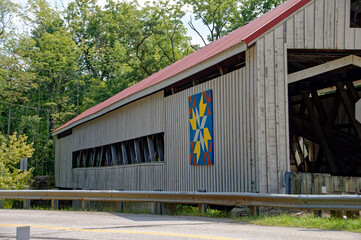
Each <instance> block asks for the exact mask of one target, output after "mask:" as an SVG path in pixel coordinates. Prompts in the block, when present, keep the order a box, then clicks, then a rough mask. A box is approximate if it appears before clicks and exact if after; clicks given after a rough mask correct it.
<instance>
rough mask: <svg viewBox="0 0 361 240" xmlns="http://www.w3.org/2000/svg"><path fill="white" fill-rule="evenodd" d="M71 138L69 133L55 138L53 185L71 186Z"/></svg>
mask: <svg viewBox="0 0 361 240" xmlns="http://www.w3.org/2000/svg"><path fill="white" fill-rule="evenodd" d="M71 138H72V136H71V135H70V136H68V137H65V138H62V139H55V185H56V186H57V187H64V188H72V187H73V173H72V171H71V168H72V153H71V151H70V149H71V148H72V146H71V143H72V142H71Z"/></svg>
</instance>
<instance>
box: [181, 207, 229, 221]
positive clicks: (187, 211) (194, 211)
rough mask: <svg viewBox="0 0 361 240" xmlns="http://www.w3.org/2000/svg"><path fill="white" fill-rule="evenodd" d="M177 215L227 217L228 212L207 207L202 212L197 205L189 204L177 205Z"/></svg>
mask: <svg viewBox="0 0 361 240" xmlns="http://www.w3.org/2000/svg"><path fill="white" fill-rule="evenodd" d="M177 215H178V216H202V217H214V218H228V217H230V213H228V212H226V211H222V210H217V209H207V211H206V212H204V213H202V212H200V211H199V209H198V207H193V206H190V205H177Z"/></svg>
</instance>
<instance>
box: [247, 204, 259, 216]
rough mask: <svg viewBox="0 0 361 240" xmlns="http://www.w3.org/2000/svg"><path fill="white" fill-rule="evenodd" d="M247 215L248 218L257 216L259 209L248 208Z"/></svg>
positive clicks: (254, 207)
mask: <svg viewBox="0 0 361 240" xmlns="http://www.w3.org/2000/svg"><path fill="white" fill-rule="evenodd" d="M249 215H250V216H259V207H256V206H249Z"/></svg>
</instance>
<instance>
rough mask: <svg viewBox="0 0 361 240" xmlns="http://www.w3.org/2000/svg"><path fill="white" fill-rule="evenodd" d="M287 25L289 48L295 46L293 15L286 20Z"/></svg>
mask: <svg viewBox="0 0 361 240" xmlns="http://www.w3.org/2000/svg"><path fill="white" fill-rule="evenodd" d="M286 24H287V27H286V31H287V47H288V48H295V35H294V28H295V26H294V17H291V18H290V19H288V20H287V22H286Z"/></svg>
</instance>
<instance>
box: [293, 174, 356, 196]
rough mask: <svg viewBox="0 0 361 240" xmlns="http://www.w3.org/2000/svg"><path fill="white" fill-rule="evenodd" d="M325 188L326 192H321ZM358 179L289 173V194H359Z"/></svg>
mask: <svg viewBox="0 0 361 240" xmlns="http://www.w3.org/2000/svg"><path fill="white" fill-rule="evenodd" d="M322 187H326V189H325V190H326V192H322ZM360 192H361V178H360V177H343V176H331V175H330V174H320V173H301V172H300V173H291V176H290V194H359V193H360Z"/></svg>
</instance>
